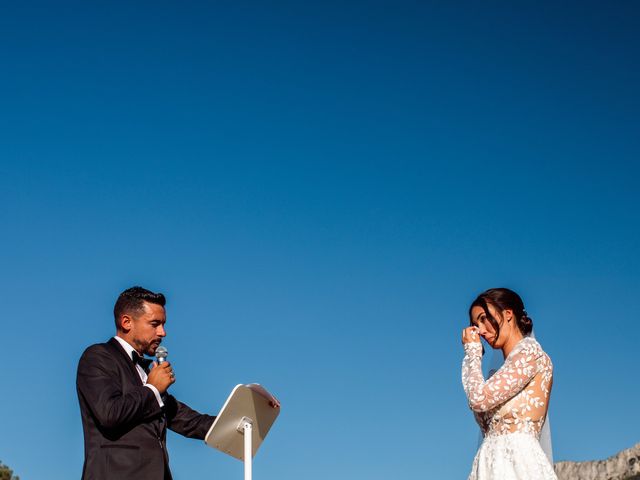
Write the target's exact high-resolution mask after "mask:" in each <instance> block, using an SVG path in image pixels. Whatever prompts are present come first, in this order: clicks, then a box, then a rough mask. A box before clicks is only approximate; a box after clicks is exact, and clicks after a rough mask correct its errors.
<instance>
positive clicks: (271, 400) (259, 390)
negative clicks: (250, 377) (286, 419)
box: [247, 383, 280, 408]
mask: <svg viewBox="0 0 640 480" xmlns="http://www.w3.org/2000/svg"><path fill="white" fill-rule="evenodd" d="M247 387H249V388H250V389H251V390H253V391H254V392H256V393H259V394H260V395H262V396H263V397H265V398H266V399H267V400H268V401H269V406H270V407H271V408H280V401H279V400H278V399H277V398H276V397H274V396H273V395H271V394H270V393H269V392H267V391H266V390H265V389H264V387H263V386H262V385H259V384H257V383H250V384H248V385H247Z"/></svg>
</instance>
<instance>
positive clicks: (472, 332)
mask: <svg viewBox="0 0 640 480" xmlns="http://www.w3.org/2000/svg"><path fill="white" fill-rule="evenodd" d="M478 332H479V329H478V327H467V328H465V329H464V330H462V344H463V345H464V344H465V343H473V342H477V343H480V335H478Z"/></svg>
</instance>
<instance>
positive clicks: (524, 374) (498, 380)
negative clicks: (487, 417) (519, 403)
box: [462, 342, 540, 412]
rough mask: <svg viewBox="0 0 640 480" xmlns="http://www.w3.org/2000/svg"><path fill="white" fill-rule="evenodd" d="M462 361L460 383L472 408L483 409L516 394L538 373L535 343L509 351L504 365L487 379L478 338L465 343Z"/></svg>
mask: <svg viewBox="0 0 640 480" xmlns="http://www.w3.org/2000/svg"><path fill="white" fill-rule="evenodd" d="M464 351H465V356H464V359H463V361H462V385H463V387H464V392H465V393H466V394H467V399H468V400H469V407H471V409H472V410H473V411H475V412H486V411H488V410H492V409H494V408H496V407H497V406H499V405H501V404H503V403H505V402H506V401H508V400H510V399H511V398H513V397H514V396H515V395H517V394H518V393H519V392H520V391H521V390H522V389H523V388H524V386H525V385H527V384H528V383H529V382H530V381H531V379H532V378H533V377H534V376H535V374H536V373H537V362H536V359H537V358H538V356H539V353H540V352H538V351H537V349H536V348H535V347H534V346H527V345H523V346H522V347H521V348H520V349H519V350H518V351H516V352H512V354H511V355H510V356H509V357H508V358H507V360H506V361H505V363H504V365H502V367H501V368H500V370H498V371H497V372H496V373H495V374H494V375H493V376H492V377H491V378H489V380H486V381H485V379H484V377H483V375H482V345H481V344H480V343H479V342H472V343H465V344H464Z"/></svg>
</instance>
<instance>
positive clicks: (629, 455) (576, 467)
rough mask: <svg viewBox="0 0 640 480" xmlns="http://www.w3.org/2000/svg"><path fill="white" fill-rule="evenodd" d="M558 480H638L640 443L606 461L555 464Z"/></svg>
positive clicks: (639, 472)
mask: <svg viewBox="0 0 640 480" xmlns="http://www.w3.org/2000/svg"><path fill="white" fill-rule="evenodd" d="M554 468H555V470H556V474H557V475H558V479H559V480H640V443H638V444H637V445H635V446H633V447H631V448H628V449H626V450H622V451H621V452H619V453H617V454H615V455H612V456H611V457H609V458H607V459H606V460H595V461H590V462H557V463H556V464H555V465H554Z"/></svg>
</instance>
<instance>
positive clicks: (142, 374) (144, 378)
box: [113, 336, 164, 408]
mask: <svg viewBox="0 0 640 480" xmlns="http://www.w3.org/2000/svg"><path fill="white" fill-rule="evenodd" d="M113 338H115V339H116V340H117V341H118V343H120V345H122V348H124V350H125V351H126V352H127V355H129V358H130V359H131V361H132V362H133V355H132V353H133V352H134V351H135V348H133V347H132V346H131V345H129V342H127V341H126V340H125V339H123V338H120V337H118V336H115V337H113ZM135 365H136V370H137V371H138V375H140V380H142V384H143V385H144V386H145V387H148V388H150V389H151V391H152V392H153V393H154V395H155V396H156V400H158V405H160V407H161V408H162V407H164V402H163V401H162V398H161V397H160V392H159V391H158V389H157V388H156V387H155V385H151V384H150V383H147V378H148V377H147V372H145V371H144V368H142V366H140V365H139V364H138V363H136V364H135Z"/></svg>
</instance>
